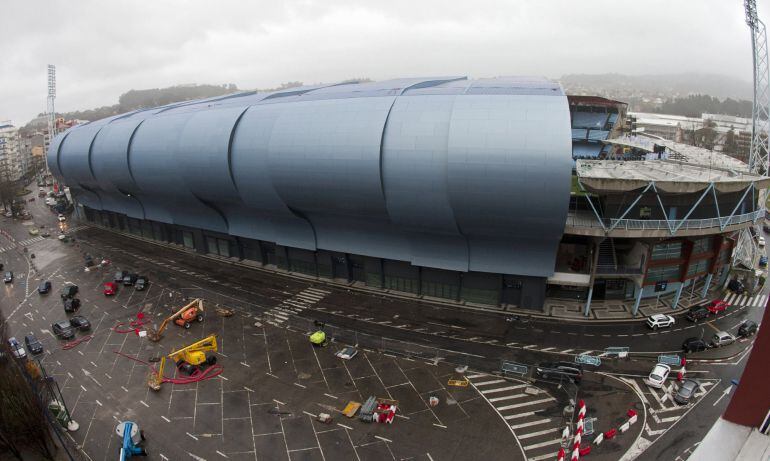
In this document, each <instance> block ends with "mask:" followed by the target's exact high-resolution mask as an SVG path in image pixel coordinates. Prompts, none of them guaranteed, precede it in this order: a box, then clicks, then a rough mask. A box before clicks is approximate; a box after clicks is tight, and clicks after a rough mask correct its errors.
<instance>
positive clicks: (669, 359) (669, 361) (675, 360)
mask: <svg viewBox="0 0 770 461" xmlns="http://www.w3.org/2000/svg"><path fill="white" fill-rule="evenodd" d="M658 363H665V364H666V365H679V364H681V363H682V359H681V358H680V357H679V356H678V355H666V354H662V355H659V356H658Z"/></svg>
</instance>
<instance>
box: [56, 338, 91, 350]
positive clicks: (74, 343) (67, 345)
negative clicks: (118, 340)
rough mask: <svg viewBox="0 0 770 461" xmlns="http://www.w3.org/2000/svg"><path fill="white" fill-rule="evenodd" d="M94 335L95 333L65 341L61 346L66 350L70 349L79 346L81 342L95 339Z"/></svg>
mask: <svg viewBox="0 0 770 461" xmlns="http://www.w3.org/2000/svg"><path fill="white" fill-rule="evenodd" d="M93 337H94V335H86V336H83V337H81V338H78V339H76V340H73V341H70V342H67V343H64V344H63V345H62V347H61V348H62V349H63V350H65V351H66V350H70V349H72V348H74V347H77V346H78V345H79V344H80V343H87V342H88V341H91V339H93Z"/></svg>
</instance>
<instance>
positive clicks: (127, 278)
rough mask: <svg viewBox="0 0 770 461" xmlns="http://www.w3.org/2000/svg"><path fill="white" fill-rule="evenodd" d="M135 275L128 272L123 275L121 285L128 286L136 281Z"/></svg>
mask: <svg viewBox="0 0 770 461" xmlns="http://www.w3.org/2000/svg"><path fill="white" fill-rule="evenodd" d="M136 279H137V275H136V274H128V275H126V276H125V277H123V286H127V287H130V286H131V285H133V284H134V283H136Z"/></svg>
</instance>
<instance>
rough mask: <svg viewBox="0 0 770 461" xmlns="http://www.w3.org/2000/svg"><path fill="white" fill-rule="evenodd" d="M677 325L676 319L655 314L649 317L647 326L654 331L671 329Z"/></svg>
mask: <svg viewBox="0 0 770 461" xmlns="http://www.w3.org/2000/svg"><path fill="white" fill-rule="evenodd" d="M674 323H675V320H674V317H671V316H670V315H666V314H654V315H651V316H649V317H647V326H648V327H650V328H652V329H653V330H657V329H658V328H666V327H670V326H671V325H673V324H674Z"/></svg>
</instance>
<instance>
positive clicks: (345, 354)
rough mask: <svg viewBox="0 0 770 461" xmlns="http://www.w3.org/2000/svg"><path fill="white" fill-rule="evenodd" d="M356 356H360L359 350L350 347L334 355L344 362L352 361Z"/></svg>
mask: <svg viewBox="0 0 770 461" xmlns="http://www.w3.org/2000/svg"><path fill="white" fill-rule="evenodd" d="M356 354H358V350H357V349H356V348H355V347H351V346H348V347H346V348H344V349H342V350H341V351H339V352H337V353H336V354H334V355H336V356H337V357H339V358H341V359H343V360H350V359H352V358H353V357H355V356H356Z"/></svg>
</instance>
